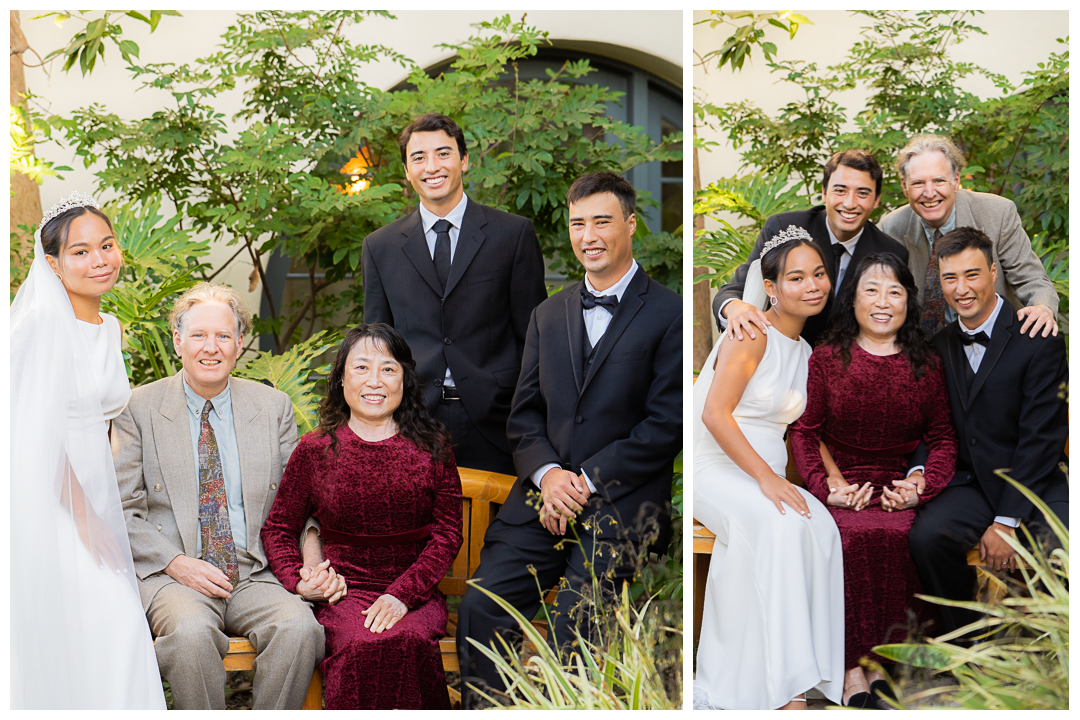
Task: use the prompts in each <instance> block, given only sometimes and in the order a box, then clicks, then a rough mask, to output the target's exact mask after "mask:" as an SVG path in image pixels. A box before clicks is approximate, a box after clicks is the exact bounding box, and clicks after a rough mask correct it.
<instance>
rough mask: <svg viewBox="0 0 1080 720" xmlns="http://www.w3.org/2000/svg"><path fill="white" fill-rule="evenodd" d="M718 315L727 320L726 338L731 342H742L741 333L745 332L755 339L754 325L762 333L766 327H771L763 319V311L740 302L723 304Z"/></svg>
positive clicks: (765, 319) (766, 319)
mask: <svg viewBox="0 0 1080 720" xmlns="http://www.w3.org/2000/svg"><path fill="white" fill-rule="evenodd" d="M720 314H721V315H723V316H724V319H725V320H727V327H728V337H730V338H731V339H732V340H736V339H737V340H742V339H743V332H746V333H747V334H748V335H749V336H750V338H751V339H754V338H756V337H757V335H755V334H754V326H755V325H756V326H757V327H758V328H759V329H760V330H761V332H762V333H764V332H766V330H765V328H766V327H772V323H771V322H769V319H768V318H767V317H765V311H763V310H762V309H761V308H759V307H755V306H753V305H751V304H750V303H748V302H743V301H742V300H732V301H730V302H728V303H725V305H724V307H723V308H721V310H720Z"/></svg>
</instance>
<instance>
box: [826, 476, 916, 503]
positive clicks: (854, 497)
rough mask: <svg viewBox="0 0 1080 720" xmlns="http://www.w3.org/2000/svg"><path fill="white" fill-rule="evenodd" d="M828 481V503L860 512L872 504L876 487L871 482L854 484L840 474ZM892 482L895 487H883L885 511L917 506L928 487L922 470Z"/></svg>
mask: <svg viewBox="0 0 1080 720" xmlns="http://www.w3.org/2000/svg"><path fill="white" fill-rule="evenodd" d="M827 482H828V484H829V497H828V498H827V499H826V502H825V504H826V505H831V506H832V507H840V508H847V509H848V510H855V511H856V512H858V511H859V510H862V509H863V508H865V507H866V506H867V505H869V504H870V497H871V495H872V494H873V492H874V488H873V485H871V484H870V483H869V482H866V483H863V484H862V485H859V484H858V483H855V484H854V485H853V484H851V483H849V482H848V481H847V480H845V479H844V478H843V476H840V475H833V476H829V477H828V478H827ZM892 484H893V486H894V488H895V489H893V488H889V487H883V488H881V509H882V510H884V511H885V512H893V511H897V510H907V509H909V508H913V507H917V506H918V505H919V502H920V498H919V496H920V495H922V492H923V490H924V489H925V488H926V478H925V477H924V476H923V474H922V472H921V471H915V472H913V473H911V474H910V475H908V476H907V477H906V478H904V479H903V480H893V483H892Z"/></svg>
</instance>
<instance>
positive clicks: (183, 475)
mask: <svg viewBox="0 0 1080 720" xmlns="http://www.w3.org/2000/svg"><path fill="white" fill-rule="evenodd" d="M170 322H171V325H172V330H173V347H174V348H175V350H176V353H177V355H179V357H180V360H181V363H182V365H183V368H182V369H181V370H180V372H178V373H176V375H174V376H172V377H169V378H164V379H162V380H158V381H156V382H153V383H150V384H149V385H144V386H143V387H138V388H135V390H134V391H133V393H132V396H131V402H130V403H129V404H128V406H127V407H126V408H125V409H124V412H123V413H122V414H121V415H120V416H119V417H118V418H117V419H116V420H115V421H114V427H113V443H114V456H115V461H116V477H117V481H118V483H119V485H120V496H121V499H122V501H123V505H124V515H125V521H126V522H127V529H128V536H129V537H130V539H131V547H132V554H133V555H134V560H135V570H136V574H137V575H138V580H139V592H140V594H141V596H142V602H143V608H144V610H145V611H146V618H147V620H148V621H149V623H150V630H151V632H152V633H153V635H154V637H155V643H154V649H155V651H156V653H157V658H158V665H159V666H160V668H161V673H162V675H163V676H164V678H165V680H167V681H168V683H169V686H170V688H171V689H172V694H173V700H174V701H175V705H176V707H177V708H181V709H224V708H225V669H224V666H223V665H222V658H224V656H225V654H226V652H228V649H229V636H230V635H241V636H245V637H247V638H248V639H249V640H250V641H251V642H252V644H253V645H255V649H256V651H257V652H258V661H257V662H256V664H255V668H256V670H255V687H254V707H255V708H257V709H258V708H292V709H298V708H299V707H300V706H301V705H302V704H303V700H304V695H305V693H306V691H307V687H308V684H309V682H310V680H311V674H312V671H313V670H314V668H315V665H316V663H318V662H319V661H320V660H321V659H322V657H323V653H324V642H323V630H322V626H321V625H319V623H317V622H316V621H315V618H314V616H313V615H312V611H311V606H310V604H309V603H308V602H306V601H305V599H308V600H329V599H330V598H329V597H327V596H321V593H319V594H320V597H314V596H312V597H308V596H307V595H305V596H304V597H301V596H300V595H294V594H293V593H291V592H289V591H288V590H286V589H285V588H284V587H282V586H281V583H280V582H279V581H278V580H277V578H276V577H274V574H273V573H272V572H271V571H270V568H269V566H268V564H267V559H266V554H265V552H264V550H263V547H262V543H261V541H260V539H259V531H260V530H261V529H262V525H263V523H264V522H265V521H266V516H267V514H268V513H269V511H270V506H271V505H272V504H273V501H274V496H275V495H276V491H277V489H278V484H279V483H280V482H281V476H282V472H283V471H284V469H285V464H286V462H287V461H288V459H289V455H290V454H291V453H292V450H293V447H294V446H295V445H296V421H295V420H294V418H293V407H292V402H290V400H289V397H288V396H287V395H286V394H285V393H283V392H281V391H279V390H275V389H274V388H271V387H267V386H265V385H263V384H261V383H257V382H252V381H250V380H243V379H241V378H234V377H231V374H232V371H233V368H234V367H236V361H237V360H238V359H239V358H240V355H241V354H242V353H243V351H244V337H245V336H246V335H247V334H248V333H249V332H250V330H251V313H250V312H249V311H248V310H247V308H245V307H244V303H243V301H242V300H241V299H240V297H239V295H237V294H236V292H234V291H233V290H232V289H231V288H228V287H225V286H223V285H211V284H209V283H199V284H198V285H196V286H195V287H193V288H191V289H190V290H188V291H187V292H186V293H184V295H183V296H181V297H180V299H179V300H177V301H176V304H175V306H174V308H173V312H172V315H171V317H170ZM334 582H336V581H334ZM303 584H304V583H303V582H302V583H301V585H303ZM313 595H314V593H313Z"/></svg>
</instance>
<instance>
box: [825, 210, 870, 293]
mask: <svg viewBox="0 0 1080 720" xmlns="http://www.w3.org/2000/svg"><path fill="white" fill-rule="evenodd" d="M825 227H826V228H827V229H828V231H829V244H830V245H843V246H844V249H845V250H847V252H845V253H844V254H843V255H841V256H840V263H839V265H837V267H836V288H835V289H834V290H833V295H835V294H836V291H837V290H839V289H840V283H842V282H844V274H845V273H847V269H848V265H850V264H851V258H852V256H854V255H855V246H856V245H858V244H859V238H861V237H862V234H863V230H866V225H863V226H862V228H860V229H859V232H857V233H855V237H853V238H851V239H850V240H844V241H841V240H840V239H839V238H837V237H836V235H834V234H833V231H832V228H831V227H830V226H829V223H828V222H826V223H825Z"/></svg>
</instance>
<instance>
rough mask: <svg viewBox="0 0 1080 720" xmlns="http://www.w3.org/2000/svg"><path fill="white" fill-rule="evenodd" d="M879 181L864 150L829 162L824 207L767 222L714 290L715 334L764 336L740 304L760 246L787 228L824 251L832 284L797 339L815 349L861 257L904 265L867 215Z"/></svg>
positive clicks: (760, 314) (897, 247) (754, 315)
mask: <svg viewBox="0 0 1080 720" xmlns="http://www.w3.org/2000/svg"><path fill="white" fill-rule="evenodd" d="M881 177H882V171H881V166H880V165H879V164H878V162H877V160H875V159H874V156H873V155H871V154H870V153H868V152H866V151H865V150H845V151H843V152H838V153H836V154H835V155H833V156H832V157H831V158H829V161H828V162H827V163H825V172H824V179H823V180H822V183H821V199H822V202H823V203H824V204H823V205H817V206H815V207H812V208H810V209H809V210H796V211H794V212H786V213H779V214H777V215H773V216H771V217H770V218H768V219H767V220H766V221H765V226H764V227H762V229H761V233H760V234H759V235H758V239H757V242H756V243H755V244H754V248H753V250H751V251H750V257H749V258H748V259H747V261H746V262H745V263H743V264H742V265H740V266H739V268H738V269H737V270H736V271H735V275H734V276H732V278H731V282H729V283H728V284H727V285H724V286H723V287H722V288H720V292H718V293H717V294H716V297H715V298H713V314H714V315H715V316H716V322H717V325H718V326H719V328H720V331H721V332H723V331H724V330H725V329H726V328H727V327H728V326H729V325H730V326H732V328H733V330H734V333H735V336H736V337H737V338H738V339H739V340H742V338H743V333H744V332H745V333H748V334H749V335H750V337H756V336H755V334H754V333H755V327H754V326H755V325H756V326H757V329H756V331H757V332H764V331H765V328H766V326H768V325H769V321H768V320H767V319H766V318H765V313H764V311H763V310H762V309H761V308H759V307H754V306H753V305H751V304H749V303H745V302H743V300H742V296H743V288H744V283H745V282H746V273H747V272H748V271H749V269H750V263H752V262H753V261H754V260H757V259H758V258H759V257H761V248H762V247H764V245H765V241H766V240H769V239H770V238H772V237H773V236H775V235H776V234H777V233H779V232H781V231H782V230H786V229H787V228H788V226H789V225H794V226H796V227H800V228H803V229H804V230H806V231H807V232H809V233H810V235H811V236H812V237H813V238H814V242H815V243H817V244H818V246H819V247H821V249H822V250H824V251H825V252H824V255H825V263H826V265H827V270H828V271H829V279H830V280H832V287H833V291H832V292H831V293H830V294H829V300H828V303H827V304H826V306H825V310H824V311H823V312H821V313H819V314H817V315H814V316H813V317H811V318H810V319H808V320H807V321H806V326H805V327H804V328H803V332H802V336H803V338H804V339H805V340H806V342H808V343H810V345H811V346H813V345H814V344H816V342H817V339H818V337H820V336H821V333H822V332H824V330H825V327H826V326H827V325H828V324H829V319H830V318H831V317H832V314H833V312H835V310H836V303H834V302H833V300H834V298H836V296H837V295H838V293H839V292H840V287H841V285H842V284H843V282H844V280H845V278H846V277H847V270H848V269H849V268H852V269H853V268H855V267H856V266H857V265H858V264H859V261H860V260H862V259H863V258H864V257H866V256H867V255H870V254H872V253H879V252H891V253H893V254H894V255H897V256H899V257H900V259H901V260H903V261H904V262H905V263H906V262H907V260H908V251H907V248H905V247H904V246H903V245H901V244H900V243H898V242H897V241H895V240H893V239H892V238H891V237H889V236H888V235H886V234H885V233H883V232H881V231H880V230H878V229H877V227H876V226H875V225H874V223H872V222H870V213H871V212H873V211H874V209H875V208H876V207H877V206H878V203H879V202H880V201H881Z"/></svg>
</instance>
